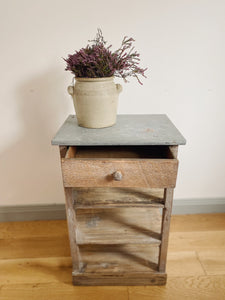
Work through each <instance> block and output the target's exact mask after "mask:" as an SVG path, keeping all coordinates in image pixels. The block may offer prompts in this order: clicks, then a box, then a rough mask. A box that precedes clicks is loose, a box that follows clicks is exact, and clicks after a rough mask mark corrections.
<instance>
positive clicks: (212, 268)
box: [198, 247, 225, 275]
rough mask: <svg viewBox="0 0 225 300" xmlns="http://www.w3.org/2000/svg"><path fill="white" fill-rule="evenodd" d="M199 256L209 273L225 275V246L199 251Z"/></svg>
mask: <svg viewBox="0 0 225 300" xmlns="http://www.w3.org/2000/svg"><path fill="white" fill-rule="evenodd" d="M198 258H199V260H200V261H201V264H202V266H203V268H204V270H205V272H206V274H207V275H218V274H221V275H222V274H224V275H225V247H224V248H219V249H214V250H213V251H212V250H205V251H198Z"/></svg>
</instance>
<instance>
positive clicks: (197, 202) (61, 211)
mask: <svg viewBox="0 0 225 300" xmlns="http://www.w3.org/2000/svg"><path fill="white" fill-rule="evenodd" d="M224 212H225V198H209V199H182V200H181V199H180V200H179V199H175V200H174V202H173V212H172V214H173V215H185V214H205V213H207V214H209V213H224ZM63 219H66V212H65V205H64V204H42V205H41V204H37V205H20V206H0V222H13V221H35V220H63Z"/></svg>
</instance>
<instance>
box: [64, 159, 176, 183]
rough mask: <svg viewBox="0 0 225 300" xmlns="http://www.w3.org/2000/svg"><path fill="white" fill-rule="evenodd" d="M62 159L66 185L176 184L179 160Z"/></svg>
mask: <svg viewBox="0 0 225 300" xmlns="http://www.w3.org/2000/svg"><path fill="white" fill-rule="evenodd" d="M61 162H62V174H63V182H64V186H65V187H150V188H167V187H175V184H176V178H177V169H178V160H177V159H77V158H76V159H73V158H71V159H64V158H62V161H61ZM115 172H117V174H119V176H115Z"/></svg>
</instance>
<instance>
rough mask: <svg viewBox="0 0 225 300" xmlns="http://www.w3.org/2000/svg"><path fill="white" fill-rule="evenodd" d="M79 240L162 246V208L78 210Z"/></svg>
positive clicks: (81, 241) (87, 242)
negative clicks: (160, 209)
mask: <svg viewBox="0 0 225 300" xmlns="http://www.w3.org/2000/svg"><path fill="white" fill-rule="evenodd" d="M77 224H78V227H77V231H76V240H77V243H78V244H79V245H83V244H126V243H129V244H140V243H144V244H148V243H150V244H157V245H159V244H160V239H161V234H160V232H161V215H160V213H159V209H158V208H112V209H110V210H108V209H96V210H93V209H90V210H88V209H86V210H78V211H77Z"/></svg>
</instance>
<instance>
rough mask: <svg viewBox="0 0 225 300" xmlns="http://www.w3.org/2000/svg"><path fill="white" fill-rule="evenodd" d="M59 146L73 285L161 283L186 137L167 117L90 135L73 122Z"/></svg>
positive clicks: (120, 122)
mask: <svg viewBox="0 0 225 300" xmlns="http://www.w3.org/2000/svg"><path fill="white" fill-rule="evenodd" d="M52 144H53V145H58V146H59V148H60V156H61V167H62V175H63V184H64V189H65V198H66V211H67V221H68V229H69V238H70V247H71V255H72V261H73V271H72V277H73V284H74V285H163V284H165V283H166V257H167V246H168V236H169V226H170V216H171V210H172V200H173V189H174V187H175V184H176V178H177V170H178V160H177V150H178V145H182V144H185V139H184V138H183V136H182V135H181V134H180V133H179V131H178V130H177V129H176V127H175V126H174V125H173V124H172V123H171V122H170V120H169V119H168V118H167V116H166V115H119V116H118V119H117V124H116V125H114V126H112V127H108V128H104V129H87V128H82V127H79V126H78V125H77V121H76V117H75V116H69V117H68V119H67V120H66V121H65V123H64V124H63V126H62V127H61V128H60V130H59V131H58V133H57V134H56V136H55V137H54V139H53V140H52Z"/></svg>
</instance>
